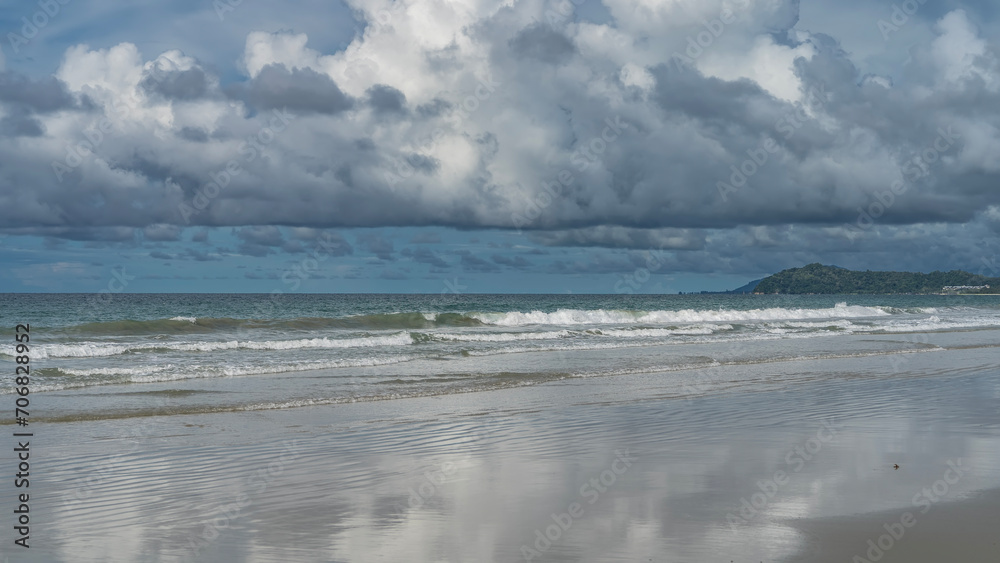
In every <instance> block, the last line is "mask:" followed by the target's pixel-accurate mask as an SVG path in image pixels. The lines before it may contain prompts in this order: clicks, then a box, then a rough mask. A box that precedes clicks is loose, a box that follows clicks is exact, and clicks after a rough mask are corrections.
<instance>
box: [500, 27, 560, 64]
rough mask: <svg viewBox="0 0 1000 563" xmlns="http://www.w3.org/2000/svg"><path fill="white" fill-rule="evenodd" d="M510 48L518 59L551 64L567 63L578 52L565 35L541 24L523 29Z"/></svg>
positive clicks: (512, 40) (512, 41)
mask: <svg viewBox="0 0 1000 563" xmlns="http://www.w3.org/2000/svg"><path fill="white" fill-rule="evenodd" d="M510 48H511V50H512V51H513V52H514V54H515V55H517V56H518V57H521V58H529V59H537V60H539V61H542V62H545V63H549V64H559V63H562V62H565V61H567V60H568V59H569V58H570V57H571V56H572V55H573V53H574V52H575V51H576V48H575V47H574V46H573V42H572V41H570V40H569V39H567V38H566V36H565V35H563V34H561V33H559V32H558V31H556V30H554V29H552V28H551V27H549V26H547V25H544V24H541V23H537V24H533V25H530V26H528V27H526V28H524V29H522V30H521V31H520V32H519V33H518V34H517V36H515V37H514V38H513V39H511V40H510Z"/></svg>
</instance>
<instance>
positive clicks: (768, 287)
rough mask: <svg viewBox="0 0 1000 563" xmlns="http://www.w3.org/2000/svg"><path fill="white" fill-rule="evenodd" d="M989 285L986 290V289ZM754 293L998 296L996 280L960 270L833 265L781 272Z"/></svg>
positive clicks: (759, 284)
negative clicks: (886, 269)
mask: <svg viewBox="0 0 1000 563" xmlns="http://www.w3.org/2000/svg"><path fill="white" fill-rule="evenodd" d="M986 286H989V287H986ZM753 292H754V293H758V294H759V293H785V294H803V293H854V294H889V293H943V294H962V295H969V294H998V293H1000V278H990V277H986V276H981V275H979V274H970V273H969V272H963V271H961V270H952V271H950V272H931V273H929V274H920V273H914V272H873V271H871V270H866V271H864V272H855V271H852V270H847V269H845V268H840V267H837V266H824V265H822V264H809V265H808V266H803V267H801V268H791V269H788V270H782V271H781V272H778V273H777V274H774V275H772V276H768V277H766V278H764V279H763V280H761V281H760V283H758V284H757V287H755V288H754V289H753Z"/></svg>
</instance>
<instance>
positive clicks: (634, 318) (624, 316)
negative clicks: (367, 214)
mask: <svg viewBox="0 0 1000 563" xmlns="http://www.w3.org/2000/svg"><path fill="white" fill-rule="evenodd" d="M891 314H892V313H889V312H887V311H886V310H884V309H883V308H881V307H865V306H861V305H847V304H846V303H837V304H836V306H834V307H829V308H826V309H787V308H784V307H774V308H770V309H748V310H740V309H718V310H696V309H683V310H679V311H625V310H605V309H597V310H581V309H559V310H558V311H555V312H552V313H546V312H543V311H531V312H529V313H522V312H506V313H470V314H469V316H470V317H472V318H475V319H478V320H479V321H481V322H482V323H483V324H488V325H496V326H524V325H563V326H565V325H600V324H633V323H638V324H677V323H705V322H739V321H776V320H795V319H834V318H861V317H884V316H888V315H891Z"/></svg>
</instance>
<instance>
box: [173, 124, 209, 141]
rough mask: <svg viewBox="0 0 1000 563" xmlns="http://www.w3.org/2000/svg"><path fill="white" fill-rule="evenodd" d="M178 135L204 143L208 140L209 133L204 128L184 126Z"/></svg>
mask: <svg viewBox="0 0 1000 563" xmlns="http://www.w3.org/2000/svg"><path fill="white" fill-rule="evenodd" d="M177 136H178V137H180V138H182V139H186V140H188V141H194V142H196V143H204V142H205V141H208V133H206V132H205V130H203V129H198V128H197V127H182V128H181V130H180V131H178V132H177Z"/></svg>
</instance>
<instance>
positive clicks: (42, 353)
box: [33, 332, 413, 358]
mask: <svg viewBox="0 0 1000 563" xmlns="http://www.w3.org/2000/svg"><path fill="white" fill-rule="evenodd" d="M412 343H413V338H412V337H411V336H410V335H409V334H407V333H405V332H401V333H397V334H391V335H385V336H365V337H360V338H302V339H298V340H265V341H239V340H228V341H215V342H175V343H166V342H157V343H128V344H119V343H104V342H99V343H82V344H44V345H42V346H37V347H35V348H34V349H33V354H34V355H35V357H37V358H98V357H106V356H119V355H122V354H129V353H133V352H216V351H220V350H238V349H245V350H298V349H303V348H365V347H373V346H405V345H408V344H412Z"/></svg>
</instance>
